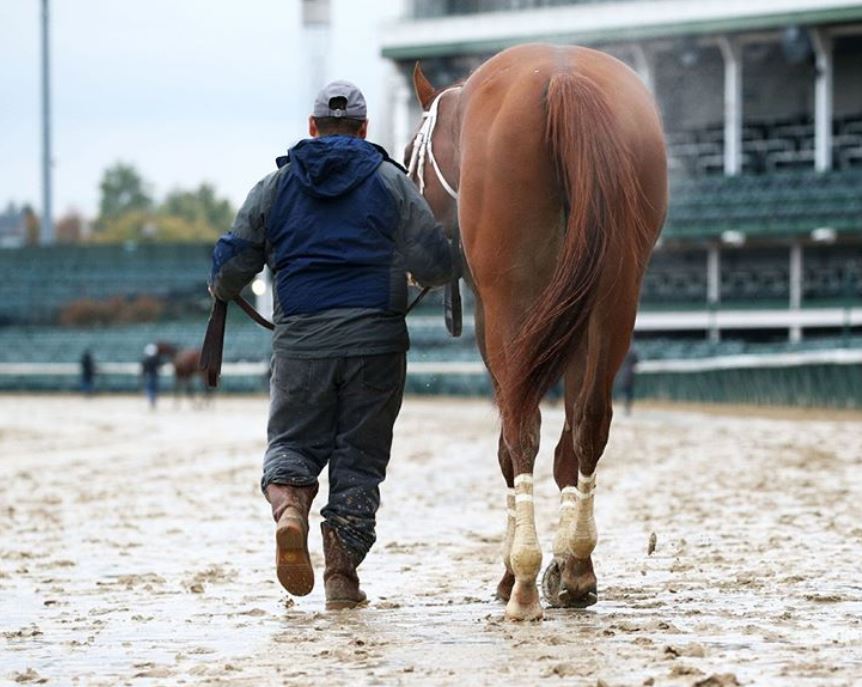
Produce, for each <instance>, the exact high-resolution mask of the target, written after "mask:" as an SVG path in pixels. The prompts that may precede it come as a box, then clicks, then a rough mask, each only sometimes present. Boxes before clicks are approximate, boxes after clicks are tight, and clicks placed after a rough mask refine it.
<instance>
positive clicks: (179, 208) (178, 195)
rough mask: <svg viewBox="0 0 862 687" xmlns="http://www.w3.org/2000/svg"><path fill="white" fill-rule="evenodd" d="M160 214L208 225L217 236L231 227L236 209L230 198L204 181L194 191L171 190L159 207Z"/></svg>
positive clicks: (214, 235)
mask: <svg viewBox="0 0 862 687" xmlns="http://www.w3.org/2000/svg"><path fill="white" fill-rule="evenodd" d="M159 214H160V215H163V216H166V217H178V218H181V219H183V220H185V221H186V222H189V223H191V224H204V225H207V226H208V227H210V228H211V233H212V235H213V236H212V237H216V236H218V235H219V234H223V233H224V232H226V231H227V230H228V229H230V225H231V223H232V222H233V218H234V215H235V211H234V209H233V206H232V205H231V203H230V201H229V200H227V199H225V198H219V197H218V196H217V195H216V190H215V187H213V186H212V185H211V184H206V183H204V184H201V185H200V186H199V187H198V188H197V189H196V190H193V191H184V190H182V189H175V190H173V191H171V192H170V193H169V194H168V195H167V197H166V198H165V200H164V202H163V203H162V205H161V207H160V208H159Z"/></svg>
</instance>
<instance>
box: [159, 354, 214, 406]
mask: <svg viewBox="0 0 862 687" xmlns="http://www.w3.org/2000/svg"><path fill="white" fill-rule="evenodd" d="M156 349H157V351H158V354H159V355H160V356H163V357H164V358H165V359H167V360H169V361H170V363H171V365H172V366H173V368H174V395H175V398H176V399H177V400H179V398H180V395H181V394H182V393H183V392H185V394H186V395H187V396H188V397H189V398H191V399H192V400H194V397H195V388H194V387H195V383H194V380H195V378H196V377H199V378H200V379H201V380H202V381H203V389H204V397H205V399H208V398H209V395H210V390H209V388H208V387H207V384H206V375H205V373H204V372H203V371H201V369H200V359H201V352H200V349H198V348H178V347H177V346H175V345H173V344H171V343H168V342H165V341H157V342H156Z"/></svg>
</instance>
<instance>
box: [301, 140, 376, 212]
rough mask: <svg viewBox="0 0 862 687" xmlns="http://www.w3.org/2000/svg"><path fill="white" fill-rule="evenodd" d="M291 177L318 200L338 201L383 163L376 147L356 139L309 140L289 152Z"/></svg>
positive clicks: (303, 141)
mask: <svg viewBox="0 0 862 687" xmlns="http://www.w3.org/2000/svg"><path fill="white" fill-rule="evenodd" d="M288 161H289V162H290V174H292V175H293V177H294V178H295V179H296V180H297V181H298V182H299V184H300V186H301V187H302V189H303V191H305V192H306V193H308V194H309V195H312V196H316V197H318V198H336V197H338V196H342V195H344V194H345V193H347V192H348V191H351V190H353V189H354V188H356V187H357V186H359V184H361V183H362V182H363V181H365V180H366V179H367V178H368V177H369V176H371V175H372V174H373V173H374V172H375V171H376V170H377V168H378V167H379V166H380V163H381V162H383V154H382V153H381V152H380V151H379V150H378V149H377V147H376V146H375V145H373V144H372V143H369V142H368V141H365V140H364V139H361V138H356V137H355V136H323V137H321V138H308V139H305V140H302V141H300V142H299V143H297V144H296V145H295V146H294V147H293V148H291V149H290V150H289V151H288Z"/></svg>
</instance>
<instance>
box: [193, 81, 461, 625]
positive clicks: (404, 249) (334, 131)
mask: <svg viewBox="0 0 862 687" xmlns="http://www.w3.org/2000/svg"><path fill="white" fill-rule="evenodd" d="M367 128H368V121H367V119H366V106H365V98H364V97H363V96H362V93H361V92H360V91H359V89H358V88H357V87H356V86H354V85H353V84H351V83H348V82H346V81H335V82H333V83H330V84H329V85H327V86H326V87H324V88H323V90H321V91H320V93H319V94H318V95H317V98H316V99H315V102H314V111H313V113H312V115H311V116H310V117H309V122H308V129H309V134H310V135H311V138H309V139H306V140H303V141H300V142H299V143H297V144H296V145H295V146H294V147H293V148H291V150H290V151H289V154H288V156H287V157H283V158H279V159H278V160H277V161H276V162H277V164H278V167H279V169H278V170H277V171H275V172H273V173H272V174H270V175H269V176H267V177H266V178H264V179H263V180H262V181H261V182H260V183H258V184H257V186H255V187H254V188H253V189H252V191H251V192H250V193H249V196H248V198H247V199H246V201H245V204H244V205H243V206H242V208H241V209H240V211H239V214H238V215H237V218H236V221H235V222H234V224H233V227H232V229H231V232H230V233H229V234H226V235H225V236H222V237H221V239H219V241H218V243H217V244H216V248H215V251H214V253H213V268H212V274H211V277H210V291H211V292H212V293H213V295H214V296H215V297H216V298H218V299H220V300H223V301H229V300H231V299H233V298H234V297H235V296H237V295H238V294H239V293H240V291H241V290H242V289H243V288H244V287H245V286H246V284H248V283H249V282H250V281H251V280H252V279H253V278H254V276H255V275H256V274H257V273H258V272H260V271H261V270H262V269H263V267H264V265H266V264H269V265H271V266H272V267H273V268H274V272H275V289H274V291H275V293H274V299H275V303H274V305H275V317H274V319H275V334H274V338H273V361H272V382H271V386H270V389H271V391H270V396H271V401H270V411H269V426H268V439H269V442H268V448H267V451H266V455H265V458H264V464H263V478H262V480H261V488H262V490H263V492H264V494H265V496H266V498H267V500H268V501H269V502H270V504H271V505H272V515H273V518H274V519H275V521H276V536H275V540H276V574H277V576H278V580H279V582H281V584H282V586H283V587H284V588H285V589H286V590H287V591H288V592H290V593H291V594H295V595H298V596H304V595H306V594H308V593H309V592H310V591H311V589H312V587H313V586H314V571H313V569H312V567H311V558H310V556H309V553H308V512H309V509H310V508H311V502H312V500H313V499H314V497H315V495H316V494H317V489H318V476H319V475H320V473H321V471H322V470H323V469H324V468H325V467H326V466H327V464H329V502H328V503H327V505H326V507H325V508H324V509H323V511H322V515H323V519H324V520H323V523H322V527H321V530H322V534H323V553H324V559H325V563H326V569H325V570H324V573H323V582H324V586H325V591H326V607H327V608H328V609H340V608H353V607H355V606H357V605H360V604H362V603H364V601H365V598H366V597H365V593H364V592H363V591H362V590H361V589H360V588H359V577H358V575H357V573H356V568H357V566H358V565H359V564H360V563H361V562H362V560H363V559H364V558H365V556H366V554H367V553H368V551H369V549H370V548H371V546H372V545H373V544H374V541H375V538H376V536H375V525H376V519H375V518H376V513H377V509H378V507H379V505H380V491H379V485H380V483H381V482H382V481H383V479H384V478H385V476H386V467H387V465H388V463H389V455H390V451H391V448H392V428H393V425H394V423H395V418H396V417H397V416H398V411H399V410H400V408H401V399H402V397H403V395H404V381H405V366H406V351H407V348H408V346H409V339H408V336H407V326H406V323H405V321H404V317H405V315H406V308H407V273H408V272H410V273H411V274H412V275H413V277H414V278H415V279H416V280H418V281H419V282H422V283H423V284H426V285H429V286H435V285H443V284H445V283H447V282H449V281H451V280H452V279H453V278H454V277H455V276H457V265H458V260H457V257H456V254H455V253H453V250H452V246H451V245H450V243H449V241H448V240H447V238H446V235H445V233H444V232H443V229H442V228H441V226H440V225H439V224H438V223H437V221H436V220H435V219H434V215H433V214H432V213H431V208H430V207H428V204H427V203H426V202H425V199H424V198H423V197H422V196H421V195H420V193H419V191H418V190H417V189H416V187H415V186H414V184H413V182H412V181H410V179H409V178H408V177H407V175H406V174H405V173H404V170H403V169H402V168H401V167H400V166H399V165H398V164H396V163H393V162H392V160H390V159H389V156H388V155H387V154H386V152H385V151H384V150H383V149H382V148H380V147H379V146H376V145H374V144H372V143H369V142H367V141H366V140H365V134H366V131H367Z"/></svg>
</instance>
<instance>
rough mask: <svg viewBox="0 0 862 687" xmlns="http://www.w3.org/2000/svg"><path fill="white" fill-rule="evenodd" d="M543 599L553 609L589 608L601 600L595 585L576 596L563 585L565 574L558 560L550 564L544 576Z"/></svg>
mask: <svg viewBox="0 0 862 687" xmlns="http://www.w3.org/2000/svg"><path fill="white" fill-rule="evenodd" d="M542 597H543V598H544V599H545V602H546V603H547V604H548V606H550V607H551V608H587V607H589V606H592V605H593V604H595V603H597V602H598V600H599V595H598V591H597V590H596V586H595V584H591V585H590V586H589V587H587V589H584V590H580V591H579V593H577V594H575V593H573V592H572V589H570V588H569V587H568V586H567V585H565V584H564V583H563V574H562V570H561V568H560V563H559V562H558V561H557V560H553V561H551V562H550V564H549V565H548V567H547V568H545V572H544V574H543V575H542Z"/></svg>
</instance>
